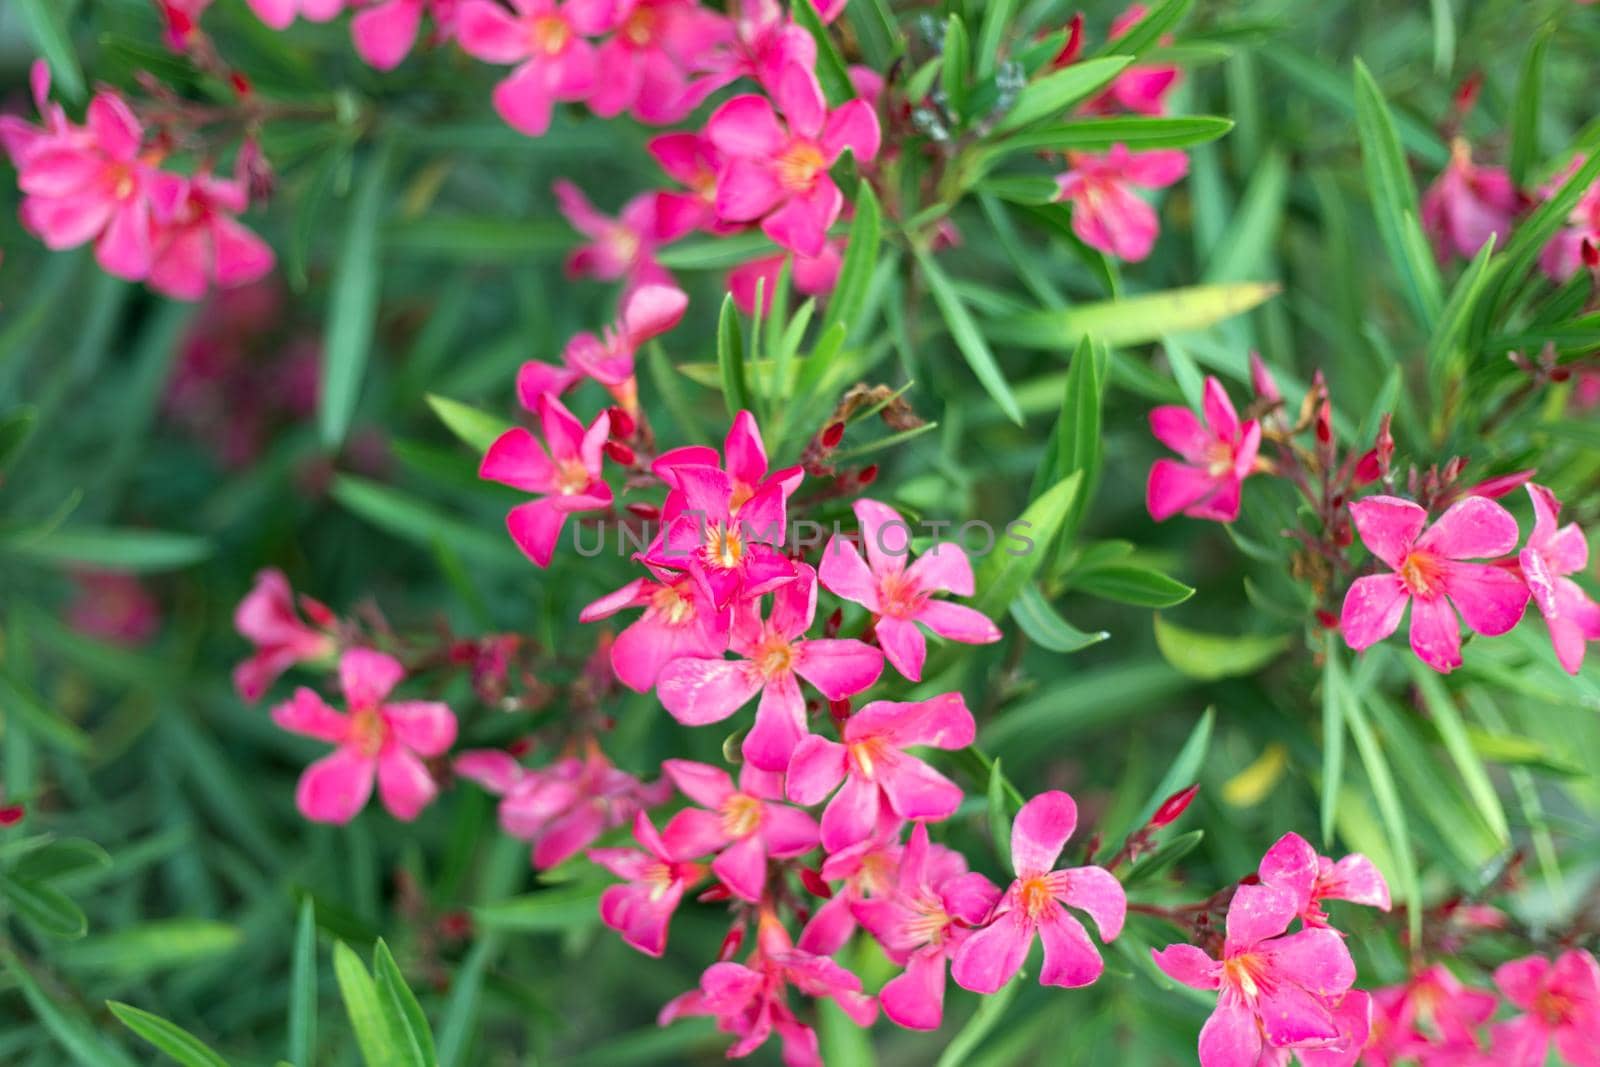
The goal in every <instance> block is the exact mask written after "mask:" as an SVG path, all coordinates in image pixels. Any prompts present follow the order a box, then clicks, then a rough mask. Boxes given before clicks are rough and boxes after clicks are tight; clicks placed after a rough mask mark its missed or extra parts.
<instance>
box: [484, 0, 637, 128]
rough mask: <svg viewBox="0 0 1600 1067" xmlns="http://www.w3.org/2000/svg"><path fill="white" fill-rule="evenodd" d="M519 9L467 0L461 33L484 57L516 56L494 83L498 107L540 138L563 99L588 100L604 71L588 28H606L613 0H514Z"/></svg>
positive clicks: (500, 60) (508, 58)
mask: <svg viewBox="0 0 1600 1067" xmlns="http://www.w3.org/2000/svg"><path fill="white" fill-rule="evenodd" d="M511 6H512V7H513V8H514V9H515V13H512V12H510V11H507V10H506V9H505V8H503V7H501V6H500V5H499V4H497V3H493V2H491V0H466V3H465V4H463V5H462V7H461V12H460V15H459V17H458V21H457V23H456V37H457V39H459V40H460V42H461V47H462V48H464V49H465V50H466V51H467V54H468V55H471V56H474V57H476V58H478V59H481V60H483V61H484V62H486V63H515V64H517V67H516V69H515V70H513V71H512V72H511V76H510V77H508V78H506V79H505V80H504V81H502V82H501V83H500V84H499V85H497V86H495V89H494V107H495V110H496V111H498V112H499V113H500V117H501V118H503V119H505V120H506V122H507V124H509V125H510V126H511V127H512V128H513V129H515V130H517V131H519V132H521V133H525V134H527V135H528V136H530V137H538V136H540V135H542V134H543V133H544V132H545V130H547V129H549V128H550V114H551V112H552V111H553V110H554V108H555V105H556V102H557V101H576V100H583V99H586V98H587V97H588V96H589V94H590V93H592V92H593V91H594V88H595V84H596V80H597V78H598V73H599V72H598V66H597V63H596V60H595V48H594V45H592V44H590V43H589V42H588V41H587V40H585V38H584V35H585V34H599V33H604V32H605V31H606V30H608V29H610V28H611V24H612V19H613V16H614V11H613V6H614V5H613V4H612V3H611V2H610V0H565V2H564V3H563V2H559V0H511Z"/></svg>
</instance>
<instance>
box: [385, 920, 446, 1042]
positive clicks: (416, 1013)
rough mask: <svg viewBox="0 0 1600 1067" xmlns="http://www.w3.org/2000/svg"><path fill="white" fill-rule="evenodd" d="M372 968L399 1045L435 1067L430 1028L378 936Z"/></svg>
mask: <svg viewBox="0 0 1600 1067" xmlns="http://www.w3.org/2000/svg"><path fill="white" fill-rule="evenodd" d="M372 963H373V968H372V969H373V971H374V972H375V973H376V974H377V978H378V993H379V995H380V996H381V997H382V998H383V1001H384V1004H385V1006H386V1009H387V1011H388V1013H389V1016H390V1019H391V1028H392V1029H393V1030H394V1031H395V1032H396V1033H397V1034H398V1035H399V1036H400V1037H402V1038H403V1039H404V1040H403V1041H402V1042H401V1044H402V1045H403V1046H404V1047H405V1049H406V1051H407V1052H408V1053H409V1054H410V1055H411V1057H412V1059H413V1061H414V1062H416V1063H418V1064H421V1065H423V1067H436V1065H437V1064H438V1062H439V1059H438V1055H437V1053H435V1051H434V1047H433V1031H432V1030H431V1029H430V1028H429V1026H428V1018H427V1016H426V1015H424V1014H423V1013H422V1005H421V1004H419V1003H417V996H416V994H415V993H413V992H412V991H411V987H410V986H408V985H406V979H405V975H403V974H401V973H400V966H399V965H398V964H397V963H395V961H394V954H393V953H392V952H390V951H389V946H388V945H386V944H384V942H383V939H382V938H381V937H380V938H379V939H378V944H377V947H376V948H375V949H374V950H373V954H372Z"/></svg>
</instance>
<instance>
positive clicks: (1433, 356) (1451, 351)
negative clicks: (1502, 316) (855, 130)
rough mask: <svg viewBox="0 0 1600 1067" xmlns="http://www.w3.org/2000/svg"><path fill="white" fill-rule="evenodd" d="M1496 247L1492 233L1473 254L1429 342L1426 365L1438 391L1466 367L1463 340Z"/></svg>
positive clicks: (1429, 378)
mask: <svg viewBox="0 0 1600 1067" xmlns="http://www.w3.org/2000/svg"><path fill="white" fill-rule="evenodd" d="M1494 247H1495V239H1494V236H1493V235H1492V234H1491V235H1490V237H1489V239H1488V240H1487V241H1485V242H1483V247H1482V248H1480V249H1479V250H1478V254H1477V255H1476V256H1474V257H1473V258H1472V263H1471V265H1469V266H1468V267H1467V269H1466V270H1464V271H1462V272H1461V278H1460V279H1459V280H1458V281H1457V282H1456V287H1455V288H1454V289H1453V290H1451V292H1450V302H1449V303H1448V304H1446V305H1445V306H1444V311H1443V312H1441V313H1440V316H1439V320H1438V323H1437V325H1435V326H1434V328H1433V336H1432V338H1431V339H1430V340H1429V342H1428V355H1427V360H1426V366H1427V368H1428V380H1429V382H1430V383H1432V385H1433V387H1434V390H1435V395H1438V394H1439V391H1440V390H1442V389H1443V387H1444V384H1445V383H1446V382H1449V381H1451V380H1452V379H1453V378H1454V377H1455V376H1456V375H1458V374H1459V373H1460V372H1461V370H1462V368H1461V362H1462V356H1463V355H1464V353H1463V347H1462V340H1463V338H1464V337H1465V335H1466V331H1467V323H1468V322H1470V321H1471V320H1472V314H1473V311H1474V310H1476V308H1477V305H1478V301H1479V300H1480V299H1481V298H1482V296H1483V293H1484V289H1485V282H1486V281H1487V279H1488V276H1489V257H1491V256H1492V255H1494Z"/></svg>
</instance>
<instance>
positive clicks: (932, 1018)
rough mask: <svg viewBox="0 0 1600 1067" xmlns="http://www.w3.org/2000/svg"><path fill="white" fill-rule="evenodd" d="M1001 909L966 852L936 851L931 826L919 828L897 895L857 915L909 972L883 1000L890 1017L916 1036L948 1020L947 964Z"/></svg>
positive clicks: (858, 909) (868, 903) (869, 903)
mask: <svg viewBox="0 0 1600 1067" xmlns="http://www.w3.org/2000/svg"><path fill="white" fill-rule="evenodd" d="M999 902H1000V890H999V888H998V887H997V886H996V885H995V884H994V883H993V882H991V881H989V879H987V878H985V877H984V876H983V875H981V874H977V873H975V872H973V873H968V871H967V863H966V860H964V859H963V858H962V857H961V855H960V853H957V852H952V851H950V850H949V849H943V848H940V847H939V846H937V845H931V844H929V843H928V827H927V826H926V825H925V824H923V823H918V824H917V825H916V826H914V827H913V828H912V830H911V840H910V842H909V843H908V844H907V845H906V849H905V856H904V858H903V859H902V860H901V863H900V869H899V872H898V879H897V882H896V885H895V889H894V891H893V892H892V893H890V894H889V895H886V896H880V897H878V898H876V899H873V900H863V901H860V902H858V903H856V904H855V905H854V907H853V909H852V910H853V911H854V912H855V915H856V918H857V919H858V920H859V921H860V923H861V925H862V926H864V927H866V928H867V931H868V932H869V933H871V934H872V936H873V937H874V938H876V939H877V941H878V943H879V944H880V945H882V946H883V949H884V951H885V952H886V953H887V954H888V956H889V958H890V959H891V960H893V961H894V962H895V963H896V964H899V965H900V966H901V967H903V968H904V971H903V972H902V973H901V974H899V975H898V976H896V977H894V978H892V979H890V980H889V981H888V983H886V984H885V985H884V987H883V989H882V990H880V991H879V993H878V1002H879V1003H880V1004H881V1005H882V1006H883V1013H884V1014H885V1015H887V1016H888V1017H889V1018H890V1019H892V1020H893V1021H894V1022H896V1023H898V1024H900V1025H901V1026H904V1027H907V1028H909V1029H912V1030H937V1029H938V1028H939V1024H940V1023H941V1022H942V1021H943V1019H944V979H945V962H946V961H947V960H949V959H950V958H951V957H953V956H954V955H955V953H956V950H957V949H958V948H960V947H961V945H962V943H963V942H964V941H965V940H966V938H967V937H968V936H969V935H970V933H971V931H972V929H973V928H974V927H977V926H980V925H982V924H983V922H984V920H986V919H987V918H988V917H989V913H990V912H991V911H993V910H994V908H995V905H997V904H998V903H999Z"/></svg>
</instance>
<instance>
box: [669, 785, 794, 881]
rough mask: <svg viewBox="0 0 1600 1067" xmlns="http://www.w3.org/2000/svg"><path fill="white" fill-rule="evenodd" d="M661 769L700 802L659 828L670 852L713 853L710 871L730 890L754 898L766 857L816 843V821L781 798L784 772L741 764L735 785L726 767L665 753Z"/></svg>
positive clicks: (785, 856)
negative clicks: (670, 755) (664, 760)
mask: <svg viewBox="0 0 1600 1067" xmlns="http://www.w3.org/2000/svg"><path fill="white" fill-rule="evenodd" d="M661 770H662V772H663V773H665V774H666V776H667V777H668V778H670V779H671V780H672V782H673V784H674V785H676V786H677V787H678V791H679V792H681V793H682V794H683V795H684V796H686V797H688V798H689V799H690V800H692V801H694V802H695V803H696V804H699V805H701V806H700V807H698V808H684V809H683V810H682V811H680V812H678V813H677V814H676V815H674V816H673V817H672V819H671V821H670V822H668V823H667V828H666V829H665V830H663V831H662V840H664V841H665V842H666V846H667V848H668V850H670V851H671V853H672V854H673V855H674V856H678V857H680V858H683V859H699V858H700V857H702V856H709V855H711V854H712V853H716V859H714V860H712V861H711V873H713V874H715V875H716V876H717V877H718V878H719V879H721V880H722V884H723V885H725V886H727V887H728V890H729V892H731V893H732V894H733V895H734V896H736V897H738V898H739V899H741V900H748V901H751V902H752V903H754V902H757V901H759V900H760V899H761V892H762V890H763V889H764V888H765V887H766V884H767V860H768V859H769V858H770V859H780V860H781V859H792V858H793V857H795V856H801V855H804V854H805V853H807V852H810V851H811V850H812V849H814V848H816V847H817V824H816V821H815V820H814V819H812V818H811V816H809V815H807V814H806V813H805V812H803V811H801V810H800V809H799V808H792V807H790V806H789V805H787V804H784V803H781V801H782V800H783V776H782V775H780V774H773V773H771V772H770V771H763V770H760V769H758V768H757V767H755V766H753V765H751V764H745V766H744V769H743V770H741V771H740V772H739V786H738V788H737V789H736V788H734V784H733V779H731V778H729V777H728V772H726V771H724V770H722V769H720V768H718V767H712V766H710V765H709V764H705V763H694V762H692V761H690V760H681V759H669V760H667V761H666V762H664V763H663V764H662V765H661Z"/></svg>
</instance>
